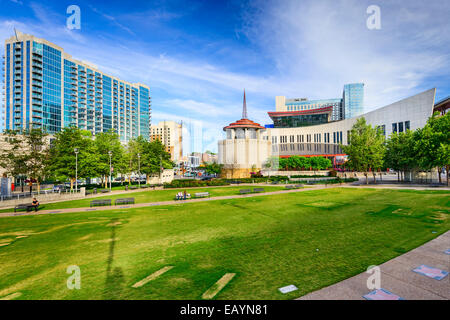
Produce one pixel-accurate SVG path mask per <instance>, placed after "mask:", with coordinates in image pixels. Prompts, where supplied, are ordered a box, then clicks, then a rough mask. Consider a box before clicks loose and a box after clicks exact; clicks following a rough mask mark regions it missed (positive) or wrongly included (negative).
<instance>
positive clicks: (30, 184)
mask: <svg viewBox="0 0 450 320" xmlns="http://www.w3.org/2000/svg"><path fill="white" fill-rule="evenodd" d="M28 185H29V186H30V194H32V193H33V182H31V180H30V182H29V183H28Z"/></svg>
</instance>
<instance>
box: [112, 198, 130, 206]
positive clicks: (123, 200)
mask: <svg viewBox="0 0 450 320" xmlns="http://www.w3.org/2000/svg"><path fill="white" fill-rule="evenodd" d="M118 204H134V198H119V199H116V200H115V201H114V205H116V206H117V205H118Z"/></svg>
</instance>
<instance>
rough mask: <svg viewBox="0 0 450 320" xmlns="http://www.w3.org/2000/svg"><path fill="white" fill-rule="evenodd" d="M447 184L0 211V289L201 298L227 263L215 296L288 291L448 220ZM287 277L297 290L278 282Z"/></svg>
mask: <svg viewBox="0 0 450 320" xmlns="http://www.w3.org/2000/svg"><path fill="white" fill-rule="evenodd" d="M172 193H173V191H172ZM449 195H450V193H449V192H445V191H410V190H388V189H366V188H364V189H356V188H352V189H350V188H348V189H344V188H329V189H322V190H310V191H304V192H298V193H289V194H279V195H270V196H261V197H254V198H243V199H232V200H217V201H205V202H199V203H186V204H179V205H172V206H158V207H151V208H139V209H128V210H124V209H122V210H111V211H100V212H83V213H67V214H55V215H35V216H18V217H8V218H1V219H0V245H2V246H0V297H4V296H7V295H10V294H14V293H18V292H20V293H21V295H20V296H18V295H17V299H201V297H202V295H203V293H205V292H206V291H207V290H208V289H209V288H211V287H212V286H213V285H214V283H216V281H218V280H219V279H220V278H221V277H223V276H224V275H225V274H235V276H234V277H231V276H230V277H229V278H230V279H231V281H230V282H229V283H228V284H227V285H226V286H225V287H224V288H223V289H222V291H220V292H219V293H218V294H217V295H216V296H215V298H216V299H292V298H296V297H299V296H301V295H304V294H306V293H308V292H311V291H314V290H317V289H320V288H322V287H324V286H328V285H330V284H333V283H335V282H338V281H340V280H343V279H346V278H348V277H350V276H353V275H355V274H358V273H360V272H363V271H365V270H366V268H367V267H368V266H370V265H378V264H381V263H383V262H385V261H387V260H389V259H392V258H394V257H396V256H398V255H400V254H402V253H404V252H407V251H409V250H411V249H413V248H415V247H417V246H419V245H421V244H423V243H425V242H427V241H429V240H431V239H433V238H435V237H436V236H438V235H439V234H442V233H444V232H445V231H447V230H449V228H450V221H449V214H450V209H449V208H450V200H449V199H450V197H449ZM433 232H436V233H433ZM70 265H78V266H79V267H80V268H81V289H80V290H69V289H67V287H66V280H67V278H68V277H69V274H67V273H66V269H67V267H68V266H70ZM168 266H173V268H171V269H170V268H167V269H165V270H168V271H167V272H165V273H163V274H161V275H160V276H159V277H157V278H156V279H154V280H151V281H150V282H148V283H146V284H145V285H142V286H140V287H137V288H133V287H132V286H133V284H135V283H137V282H138V281H141V280H143V279H145V278H146V277H148V276H149V275H151V274H153V273H154V272H156V271H158V270H160V269H162V268H164V267H168ZM290 284H294V285H296V286H297V287H298V288H299V290H298V291H295V292H292V293H289V294H286V295H283V294H281V293H280V292H279V291H278V288H280V287H282V286H286V285H290Z"/></svg>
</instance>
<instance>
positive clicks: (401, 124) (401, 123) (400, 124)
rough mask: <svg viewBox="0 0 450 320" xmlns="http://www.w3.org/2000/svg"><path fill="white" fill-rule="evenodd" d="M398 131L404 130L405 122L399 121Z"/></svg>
mask: <svg viewBox="0 0 450 320" xmlns="http://www.w3.org/2000/svg"><path fill="white" fill-rule="evenodd" d="M398 132H403V122H399V123H398Z"/></svg>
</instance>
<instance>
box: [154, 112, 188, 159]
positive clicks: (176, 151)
mask: <svg viewBox="0 0 450 320" xmlns="http://www.w3.org/2000/svg"><path fill="white" fill-rule="evenodd" d="M153 140H159V141H161V142H162V143H163V144H164V146H165V147H166V151H167V152H169V153H170V159H171V160H172V161H174V162H177V161H178V160H179V159H181V157H182V156H183V124H182V123H177V122H175V121H160V122H159V123H158V124H157V125H153V126H151V127H150V141H153Z"/></svg>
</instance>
